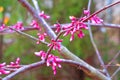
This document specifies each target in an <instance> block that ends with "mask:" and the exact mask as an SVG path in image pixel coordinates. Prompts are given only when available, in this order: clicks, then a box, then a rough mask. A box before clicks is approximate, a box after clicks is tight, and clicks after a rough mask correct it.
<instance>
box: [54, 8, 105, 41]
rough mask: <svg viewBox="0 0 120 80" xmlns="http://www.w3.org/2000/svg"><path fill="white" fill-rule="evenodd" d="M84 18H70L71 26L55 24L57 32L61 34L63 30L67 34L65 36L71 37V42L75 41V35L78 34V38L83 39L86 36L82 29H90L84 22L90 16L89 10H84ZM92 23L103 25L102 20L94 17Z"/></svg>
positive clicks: (91, 19)
mask: <svg viewBox="0 0 120 80" xmlns="http://www.w3.org/2000/svg"><path fill="white" fill-rule="evenodd" d="M84 14H85V16H84V17H81V18H76V17H74V16H70V17H69V18H70V20H71V22H70V24H68V25H65V26H61V25H60V24H59V23H57V24H54V27H56V31H55V32H60V30H63V31H64V32H65V33H64V34H63V36H67V35H68V34H70V35H71V37H70V41H72V40H74V35H75V34H77V36H78V37H79V38H83V37H84V36H85V34H84V33H83V31H82V29H88V27H87V25H86V24H85V22H84V20H85V19H86V18H88V16H89V15H90V12H89V11H88V10H84ZM89 20H90V21H91V22H92V23H96V24H99V23H102V22H103V20H102V19H100V18H99V17H98V16H96V15H94V16H93V17H91V18H90V19H89Z"/></svg>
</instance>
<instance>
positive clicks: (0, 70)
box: [0, 58, 20, 75]
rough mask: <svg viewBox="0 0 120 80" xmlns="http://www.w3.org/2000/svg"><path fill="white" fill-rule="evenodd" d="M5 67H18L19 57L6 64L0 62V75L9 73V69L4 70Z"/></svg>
mask: <svg viewBox="0 0 120 80" xmlns="http://www.w3.org/2000/svg"><path fill="white" fill-rule="evenodd" d="M7 68H20V58H17V59H16V61H15V62H11V63H10V64H9V65H6V63H5V62H4V63H1V64H0V75H2V74H9V73H10V71H9V70H6V69H7Z"/></svg>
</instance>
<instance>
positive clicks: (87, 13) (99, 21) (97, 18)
mask: <svg viewBox="0 0 120 80" xmlns="http://www.w3.org/2000/svg"><path fill="white" fill-rule="evenodd" d="M84 14H85V15H87V16H89V15H90V11H88V10H84ZM87 16H85V17H87ZM90 21H91V22H92V23H96V24H100V23H102V22H103V20H102V19H100V18H99V17H98V16H96V15H94V16H93V17H92V18H90Z"/></svg>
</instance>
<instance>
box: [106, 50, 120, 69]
mask: <svg viewBox="0 0 120 80" xmlns="http://www.w3.org/2000/svg"><path fill="white" fill-rule="evenodd" d="M119 55H120V51H118V52H117V54H116V55H115V56H114V57H113V58H112V60H111V61H110V62H109V63H108V64H107V65H106V68H107V67H108V66H109V65H111V64H112V63H113V61H115V59H116V58H117V57H118V56H119Z"/></svg>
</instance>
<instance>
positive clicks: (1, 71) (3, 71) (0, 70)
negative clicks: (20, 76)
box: [0, 69, 10, 75]
mask: <svg viewBox="0 0 120 80" xmlns="http://www.w3.org/2000/svg"><path fill="white" fill-rule="evenodd" d="M9 73H10V71H6V70H4V69H0V75H2V74H9Z"/></svg>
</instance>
